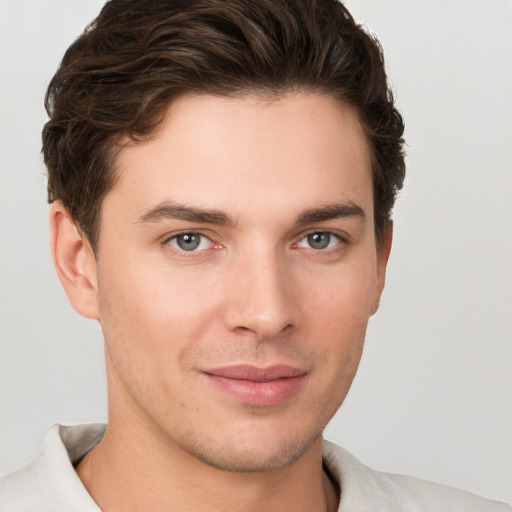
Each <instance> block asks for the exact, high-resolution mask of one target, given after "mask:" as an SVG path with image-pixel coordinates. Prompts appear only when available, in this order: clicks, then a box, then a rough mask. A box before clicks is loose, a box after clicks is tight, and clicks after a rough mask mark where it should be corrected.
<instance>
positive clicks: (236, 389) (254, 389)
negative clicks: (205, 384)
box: [202, 364, 307, 407]
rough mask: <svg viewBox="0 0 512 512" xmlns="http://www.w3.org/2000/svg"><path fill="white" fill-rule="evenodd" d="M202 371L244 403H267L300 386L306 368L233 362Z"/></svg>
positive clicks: (286, 396)
mask: <svg viewBox="0 0 512 512" xmlns="http://www.w3.org/2000/svg"><path fill="white" fill-rule="evenodd" d="M202 373H203V375H205V377H206V378H207V379H208V380H209V382H210V383H211V384H212V385H213V386H214V387H215V388H216V389H217V390H219V391H221V392H222V393H224V394H226V395H228V396H230V397H231V398H234V399H235V400H236V401H238V402H241V403H243V404H247V405H253V406H259V407H269V406H272V405H278V404H280V403H283V402H285V401H287V400H289V399H291V398H292V397H293V396H295V395H296V394H297V393H298V392H299V391H300V389H301V388H302V386H303V384H304V381H305V380H306V377H307V372H306V371H305V370H302V369H300V368H296V367H293V366H289V365H283V364H279V365H274V366H269V367H265V368H259V367H256V366H252V365H235V366H226V367H222V368H213V369H209V370H203V372H202Z"/></svg>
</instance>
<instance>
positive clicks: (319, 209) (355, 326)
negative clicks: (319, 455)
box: [95, 93, 386, 471]
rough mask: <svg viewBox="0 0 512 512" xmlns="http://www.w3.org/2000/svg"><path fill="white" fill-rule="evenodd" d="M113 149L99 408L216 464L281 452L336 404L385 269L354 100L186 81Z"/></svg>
mask: <svg viewBox="0 0 512 512" xmlns="http://www.w3.org/2000/svg"><path fill="white" fill-rule="evenodd" d="M116 165H117V169H118V171H119V181H118V182H117V184H116V186H115V187H114V188H113V190H112V191H111V192H109V194H108V195H107V196H106V198H105V199H104V203H103V205H102V221H101V230H100V237H99V244H98V246H99V252H98V255H97V257H98V259H97V267H96V269H95V272H96V273H97V276H96V278H97V300H98V311H99V314H98V316H99V320H100V323H101V327H102V329H103V332H104V336H105V342H106V353H107V370H108V374H109V394H110V395H109V401H110V404H111V409H110V415H111V419H113V420H115V418H116V416H118V417H123V415H124V416H125V417H127V416H129V415H131V416H132V417H136V418H138V420H141V421H143V422H145V424H149V425H151V426H152V427H154V428H155V430H157V431H158V432H160V433H161V435H162V437H163V439H165V442H166V443H168V444H169V446H173V447H175V448H177V449H179V450H182V451H183V452H186V453H188V454H192V455H193V456H194V457H196V458H197V459H199V460H201V461H203V462H207V463H208V464H210V465H213V466H215V467H220V468H223V469H230V470H239V471H257V470H264V469H273V468H278V467H282V466H285V465H287V464H290V463H291V462H293V461H295V460H296V459H298V458H299V457H300V456H301V455H302V454H303V453H304V452H305V451H307V450H308V448H310V447H311V446H312V445H313V444H314V443H315V442H317V441H318V440H319V438H320V436H321V433H322V431H323V429H324V427H325V425H326V424H327V422H328V421H329V420H330V418H331V417H332V416H333V414H334V413H335V412H336V410H337V409H338V407H339V406H340V404H341V403H342V401H343V399H344V397H345V395H346V393H347V391H348V389H349V386H350V384H351V382H352V379H353V377H354V374H355V371H356V368H357V366H358V363H359V359H360V356H361V350H362V346H363V340H364V336H365V330H366V325H367V322H368V319H369V317H370V316H371V314H372V313H373V312H374V310H375V308H376V304H377V303H378V299H379V296H380V293H381V290H382V286H383V281H384V269H385V260H386V254H384V253H385V252H386V251H383V252H381V253H379V252H378V251H377V250H376V244H375V237H374V223H373V197H372V180H371V171H370V158H369V155H368V150H367V146H366V143H365V139H364V135H363V131H362V129H361V127H360V124H359V122H358V119H357V116H356V114H355V112H354V111H353V110H352V109H351V108H348V107H347V106H344V105H341V104H340V103H338V102H336V101H335V100H334V99H332V98H330V97H329V96H326V95H321V94H306V93H303V94H295V95H286V96H283V97H281V98H279V99H277V100H275V101H271V102H269V101H265V100H263V99H262V98H259V97H256V96H246V97H241V98H236V99H233V98H231V99H228V98H219V97H213V96H208V95H203V96H199V95H196V96H193V95H190V96H184V97H182V98H180V99H178V100H176V101H175V102H174V103H173V104H172V105H171V107H170V109H169V111H168V113H167V117H166V121H165V123H164V124H163V126H162V129H161V131H159V133H158V135H157V136H156V137H155V138H153V139H151V140H150V141H148V142H144V143H140V144H137V145H135V144H131V145H129V146H128V147H127V148H126V149H123V150H122V151H121V153H120V155H119V158H118V160H117V164H116ZM127 411H129V412H127Z"/></svg>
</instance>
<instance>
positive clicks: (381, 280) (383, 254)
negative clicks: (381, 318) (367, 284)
mask: <svg viewBox="0 0 512 512" xmlns="http://www.w3.org/2000/svg"><path fill="white" fill-rule="evenodd" d="M392 242H393V223H392V222H391V221H389V222H388V224H387V225H386V226H385V227H384V237H383V240H382V245H381V246H380V247H379V248H378V252H377V286H376V289H375V296H374V299H373V304H372V310H371V314H372V315H374V314H375V313H377V310H378V309H379V305H380V297H381V295H382V291H383V290H384V285H385V284H386V268H387V266H388V260H389V254H390V252H391V245H392Z"/></svg>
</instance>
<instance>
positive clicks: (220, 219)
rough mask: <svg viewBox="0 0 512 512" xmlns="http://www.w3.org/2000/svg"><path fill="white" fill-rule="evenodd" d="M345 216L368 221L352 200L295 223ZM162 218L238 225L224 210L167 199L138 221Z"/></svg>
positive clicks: (305, 214)
mask: <svg viewBox="0 0 512 512" xmlns="http://www.w3.org/2000/svg"><path fill="white" fill-rule="evenodd" d="M345 217H356V218H359V219H360V220H361V221H363V222H365V221H366V214H365V212H364V210H363V208H361V207H360V206H359V205H357V204H356V203H354V202H352V201H347V202H344V203H334V204H327V205H325V206H321V207H318V208H311V209H308V210H305V211H304V212H302V213H300V214H299V215H298V216H297V217H296V218H295V224H296V225H298V226H303V225H305V224H312V223H315V222H325V221H327V220H332V219H339V218H345ZM162 219H179V220H186V221H189V222H197V223H200V224H215V225H218V226H228V227H232V226H235V225H236V220H235V219H233V218H231V217H230V216H229V215H227V214H226V213H224V212H223V211H220V210H211V209H203V208H196V207H192V206H187V205H184V204H177V203H174V202H171V201H165V202H163V203H161V204H159V205H157V206H155V207H154V208H151V209H150V210H148V211H146V212H145V213H143V214H142V216H141V217H140V218H139V219H138V220H137V221H136V223H137V224H139V223H142V224H146V223H151V222H157V221H159V220H162Z"/></svg>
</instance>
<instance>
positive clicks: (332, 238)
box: [297, 231, 341, 251]
mask: <svg viewBox="0 0 512 512" xmlns="http://www.w3.org/2000/svg"><path fill="white" fill-rule="evenodd" d="M340 241H341V239H340V237H339V236H337V235H335V234H334V233H330V232H329V231H316V232H314V233H309V234H308V235H306V236H305V237H304V238H303V239H302V240H300V241H299V243H298V244H297V247H306V248H311V249H315V250H317V251H321V250H323V249H331V248H333V247H336V246H337V245H338V244H339V243H340Z"/></svg>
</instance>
